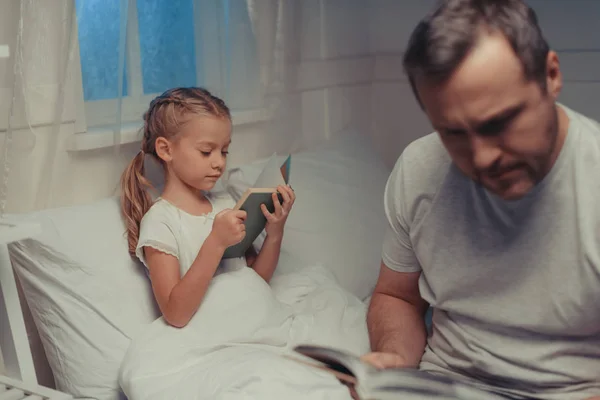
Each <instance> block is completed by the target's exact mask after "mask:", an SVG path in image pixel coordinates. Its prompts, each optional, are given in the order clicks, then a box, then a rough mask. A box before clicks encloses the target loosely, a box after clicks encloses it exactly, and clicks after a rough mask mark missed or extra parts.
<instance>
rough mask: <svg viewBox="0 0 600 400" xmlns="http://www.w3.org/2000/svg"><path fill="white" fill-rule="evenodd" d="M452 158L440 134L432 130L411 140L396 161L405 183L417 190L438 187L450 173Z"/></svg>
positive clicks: (429, 189)
mask: <svg viewBox="0 0 600 400" xmlns="http://www.w3.org/2000/svg"><path fill="white" fill-rule="evenodd" d="M451 164H452V160H451V158H450V156H449V155H448V152H447V151H446V148H445V147H444V145H443V144H442V141H441V140H440V138H439V135H438V134H437V133H436V132H432V133H430V134H428V135H425V136H423V137H420V138H419V139H416V140H414V141H413V142H411V143H410V144H409V145H408V146H406V148H405V149H404V151H403V152H402V154H401V155H400V157H399V158H398V161H397V162H396V166H395V171H396V172H397V173H401V174H402V180H403V184H404V185H409V186H412V187H414V188H415V189H416V190H417V191H421V190H425V191H431V190H435V189H437V187H439V185H440V184H441V183H442V181H443V180H444V178H445V177H446V175H447V174H448V170H449V167H450V166H451Z"/></svg>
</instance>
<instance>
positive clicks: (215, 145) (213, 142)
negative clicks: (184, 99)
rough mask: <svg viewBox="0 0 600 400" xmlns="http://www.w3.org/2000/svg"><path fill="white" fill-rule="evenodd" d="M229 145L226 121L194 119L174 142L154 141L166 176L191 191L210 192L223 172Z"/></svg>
mask: <svg viewBox="0 0 600 400" xmlns="http://www.w3.org/2000/svg"><path fill="white" fill-rule="evenodd" d="M161 139H162V140H161ZM159 140H160V143H159ZM230 143H231V121H229V119H227V118H218V117H211V116H195V117H192V119H190V120H189V121H188V122H187V123H186V124H185V125H184V126H183V128H182V129H181V132H180V133H179V134H178V135H177V137H176V140H172V141H168V140H166V139H165V138H158V139H157V143H156V149H157V153H158V154H159V157H160V158H162V159H163V160H164V161H165V163H166V164H167V168H168V171H169V172H168V173H169V174H170V175H174V177H175V178H176V179H178V180H179V181H181V182H182V183H183V184H184V185H186V186H188V187H190V188H192V189H196V190H210V189H212V188H213V187H214V186H215V183H216V182H217V180H218V179H219V178H220V177H221V175H222V174H223V172H225V166H226V161H227V154H228V149H229V145H230ZM161 154H162V155H161ZM171 178H172V177H171Z"/></svg>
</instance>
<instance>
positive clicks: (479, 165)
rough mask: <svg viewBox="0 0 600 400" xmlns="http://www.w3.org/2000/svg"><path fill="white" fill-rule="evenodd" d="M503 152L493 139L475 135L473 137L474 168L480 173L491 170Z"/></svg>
mask: <svg viewBox="0 0 600 400" xmlns="http://www.w3.org/2000/svg"><path fill="white" fill-rule="evenodd" d="M501 153H502V151H501V150H500V147H499V146H498V145H497V143H496V142H495V140H494V139H493V138H486V137H481V136H479V135H473V136H472V137H471V154H472V159H473V166H474V167H475V168H476V169H477V170H480V171H485V170H487V169H490V168H491V167H492V166H493V165H494V164H495V163H496V161H497V160H498V159H499V158H500V156H501Z"/></svg>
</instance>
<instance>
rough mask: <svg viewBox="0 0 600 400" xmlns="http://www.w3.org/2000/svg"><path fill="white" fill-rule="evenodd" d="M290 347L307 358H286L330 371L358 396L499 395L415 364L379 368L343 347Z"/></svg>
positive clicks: (491, 398)
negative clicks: (428, 370) (408, 366)
mask: <svg viewBox="0 0 600 400" xmlns="http://www.w3.org/2000/svg"><path fill="white" fill-rule="evenodd" d="M294 350H295V351H296V352H297V353H299V354H302V355H304V356H306V357H308V359H300V358H296V357H292V356H290V357H288V358H293V359H294V360H296V361H298V362H301V363H304V364H307V365H310V366H312V367H315V368H320V369H323V370H325V371H327V372H329V373H331V374H333V375H334V376H335V377H336V378H337V379H339V380H340V381H341V382H342V383H344V384H346V385H347V386H348V387H349V388H350V390H351V392H353V396H354V398H356V399H360V400H375V399H377V400H388V399H390V400H391V399H394V400H400V399H401V400H416V399H419V400H424V399H435V400H438V399H448V400H450V399H452V400H458V399H461V400H471V399H472V400H498V399H501V397H498V396H496V395H493V394H490V393H487V392H483V391H481V390H479V389H476V388H474V387H472V386H467V385H466V384H463V383H462V382H458V381H455V380H453V379H451V378H449V377H446V376H441V375H439V374H433V373H429V372H425V371H420V370H418V369H416V368H390V369H381V370H380V369H377V368H375V367H372V366H371V365H369V364H367V363H364V362H363V361H361V359H360V357H358V356H356V355H353V354H350V353H348V352H346V351H343V350H337V349H333V348H328V347H322V346H312V345H301V346H296V347H295V348H294Z"/></svg>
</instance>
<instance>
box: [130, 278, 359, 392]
mask: <svg viewBox="0 0 600 400" xmlns="http://www.w3.org/2000/svg"><path fill="white" fill-rule="evenodd" d="M365 319H366V305H365V304H364V303H363V302H361V301H360V300H359V299H358V298H357V297H355V296H354V295H352V294H350V293H348V292H347V291H345V290H343V289H342V288H341V287H340V286H339V285H338V284H337V283H336V281H335V279H334V278H333V275H332V274H330V273H329V272H328V271H327V270H326V269H325V268H322V267H319V266H307V267H304V268H301V269H298V270H296V271H295V272H291V273H283V274H279V275H277V276H275V277H273V279H272V281H271V285H270V286H269V285H268V284H266V283H265V282H264V280H262V279H261V278H260V277H259V276H258V275H257V274H256V273H255V272H254V270H252V269H250V268H243V269H240V270H237V271H232V272H227V273H224V274H221V275H218V276H216V277H215V278H214V279H213V281H212V282H211V284H210V287H209V289H208V291H207V293H206V296H205V298H204V300H203V303H202V304H201V306H200V308H199V310H198V312H197V313H196V314H195V316H194V317H193V318H192V320H191V321H190V323H189V324H188V325H187V326H186V327H184V328H182V329H177V328H174V327H171V326H169V325H167V324H166V323H165V322H164V320H163V319H162V318H160V319H158V320H156V321H155V322H154V323H153V324H152V325H151V326H149V328H148V330H147V331H146V332H145V333H144V334H143V335H141V336H140V337H137V338H134V340H133V341H132V343H131V346H130V348H129V350H128V353H127V355H126V357H125V359H124V361H123V364H122V366H121V374H120V383H121V386H122V388H123V391H124V392H125V394H126V395H127V397H128V399H129V400H142V399H143V400H154V399H186V400H194V399H236V400H244V399H261V400H264V399H288V400H294V399H299V400H300V399H301V400H309V399H310V400H312V399H315V400H320V399H323V400H325V399H328V400H336V399H344V400H348V399H350V396H349V394H348V390H347V389H346V388H345V387H344V386H342V385H341V384H340V383H339V382H338V381H337V380H336V379H335V378H333V377H332V376H331V375H329V374H327V373H325V372H322V371H320V370H317V369H313V368H311V367H307V366H304V365H302V364H299V363H296V362H295V361H291V360H289V359H286V358H285V357H282V354H290V353H291V350H290V349H291V347H292V346H295V345H297V344H301V343H302V344H321V345H327V346H334V347H337V348H341V349H345V350H349V351H352V352H354V353H356V354H362V353H365V352H366V351H368V349H369V344H368V335H367V328H366V320H365Z"/></svg>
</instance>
